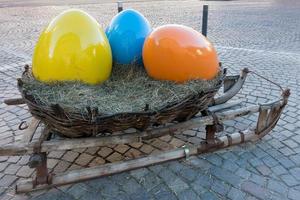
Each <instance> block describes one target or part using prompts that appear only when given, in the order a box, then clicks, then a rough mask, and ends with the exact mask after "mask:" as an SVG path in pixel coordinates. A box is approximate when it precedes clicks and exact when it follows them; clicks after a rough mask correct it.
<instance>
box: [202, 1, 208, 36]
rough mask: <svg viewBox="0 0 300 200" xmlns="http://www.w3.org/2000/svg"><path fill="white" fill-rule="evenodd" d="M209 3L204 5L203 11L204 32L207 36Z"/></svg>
mask: <svg viewBox="0 0 300 200" xmlns="http://www.w3.org/2000/svg"><path fill="white" fill-rule="evenodd" d="M207 20H208V5H203V13H202V34H203V35H204V36H205V37H206V36H207Z"/></svg>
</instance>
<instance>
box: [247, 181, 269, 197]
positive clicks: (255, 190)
mask: <svg viewBox="0 0 300 200" xmlns="http://www.w3.org/2000/svg"><path fill="white" fill-rule="evenodd" d="M241 189H242V190H243V191H244V192H247V193H249V194H251V195H253V196H255V197H256V198H258V199H262V200H264V199H267V198H268V196H269V193H268V190H266V189H265V188H263V187H261V186H259V185H257V184H255V183H253V182H250V181H245V182H243V183H242V185H241Z"/></svg>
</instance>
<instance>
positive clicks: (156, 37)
mask: <svg viewBox="0 0 300 200" xmlns="http://www.w3.org/2000/svg"><path fill="white" fill-rule="evenodd" d="M143 62H144V66H145V68H146V71H147V73H148V75H149V76H151V77H152V78H154V79H158V80H170V81H175V82H185V81H188V80H195V79H203V80H210V79H213V78H214V77H215V76H216V75H217V74H218V72H219V60H218V56H217V52H216V50H215V49H214V47H213V45H212V44H211V43H210V42H209V41H208V40H207V39H206V37H204V36H203V35H202V34H201V33H199V32H197V31H195V30H194V29H192V28H189V27H186V26H182V25H165V26H161V27H158V28H156V29H155V30H154V31H153V32H152V33H151V34H150V35H149V36H148V37H147V39H146V41H145V44H144V47H143Z"/></svg>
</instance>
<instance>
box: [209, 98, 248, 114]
mask: <svg viewBox="0 0 300 200" xmlns="http://www.w3.org/2000/svg"><path fill="white" fill-rule="evenodd" d="M242 102H243V101H242V100H237V101H230V102H227V103H223V104H219V105H215V106H211V107H209V108H208V110H209V111H211V112H218V111H221V110H225V109H228V108H231V107H234V106H237V105H240V104H241V103H242Z"/></svg>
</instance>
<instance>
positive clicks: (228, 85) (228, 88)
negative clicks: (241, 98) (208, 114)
mask: <svg viewBox="0 0 300 200" xmlns="http://www.w3.org/2000/svg"><path fill="white" fill-rule="evenodd" d="M248 73H249V70H248V68H244V69H243V70H241V74H240V75H235V76H226V77H225V79H224V94H223V95H221V96H219V97H217V98H214V100H213V102H212V103H211V104H210V106H214V105H220V104H223V103H226V102H227V101H228V100H230V99H231V98H232V97H234V96H235V95H236V94H237V93H238V92H239V91H240V90H241V88H242V87H243V85H244V83H245V80H246V77H247V74H248Z"/></svg>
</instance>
